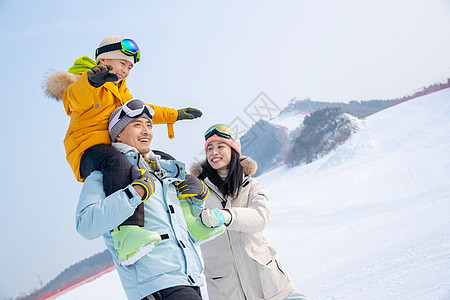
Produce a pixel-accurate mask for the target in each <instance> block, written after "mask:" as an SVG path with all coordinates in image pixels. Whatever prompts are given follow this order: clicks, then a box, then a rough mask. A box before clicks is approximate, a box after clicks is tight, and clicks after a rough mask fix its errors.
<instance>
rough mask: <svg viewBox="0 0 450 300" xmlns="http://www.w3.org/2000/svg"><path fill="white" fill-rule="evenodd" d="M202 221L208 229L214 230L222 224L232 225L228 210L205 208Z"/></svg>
mask: <svg viewBox="0 0 450 300" xmlns="http://www.w3.org/2000/svg"><path fill="white" fill-rule="evenodd" d="M200 219H201V220H202V223H203V224H204V225H205V226H206V227H210V228H214V227H218V226H220V225H222V224H225V225H226V226H228V225H230V223H231V214H230V212H229V211H228V210H226V209H221V210H218V209H216V208H213V209H209V208H205V209H204V210H203V211H202V213H201V214H200Z"/></svg>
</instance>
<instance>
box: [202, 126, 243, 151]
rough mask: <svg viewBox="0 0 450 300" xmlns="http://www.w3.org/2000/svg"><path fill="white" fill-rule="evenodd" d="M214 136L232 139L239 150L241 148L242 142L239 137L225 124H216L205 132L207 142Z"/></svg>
mask: <svg viewBox="0 0 450 300" xmlns="http://www.w3.org/2000/svg"><path fill="white" fill-rule="evenodd" d="M213 135H217V136H220V137H223V138H226V139H232V140H233V141H235V142H236V144H238V146H239V149H240V148H241V141H240V138H239V135H238V134H237V132H236V131H234V129H233V128H231V127H230V126H228V125H225V124H216V125H213V126H211V127H209V128H208V130H206V132H205V141H206V140H207V139H209V138H210V137H212V136H213Z"/></svg>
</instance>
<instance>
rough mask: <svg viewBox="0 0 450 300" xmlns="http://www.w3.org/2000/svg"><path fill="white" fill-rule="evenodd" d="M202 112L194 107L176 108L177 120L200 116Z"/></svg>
mask: <svg viewBox="0 0 450 300" xmlns="http://www.w3.org/2000/svg"><path fill="white" fill-rule="evenodd" d="M202 114H203V113H202V112H201V111H200V110H198V109H196V108H192V107H186V108H182V109H179V110H178V117H177V121H179V120H185V119H195V118H199V117H201V116H202Z"/></svg>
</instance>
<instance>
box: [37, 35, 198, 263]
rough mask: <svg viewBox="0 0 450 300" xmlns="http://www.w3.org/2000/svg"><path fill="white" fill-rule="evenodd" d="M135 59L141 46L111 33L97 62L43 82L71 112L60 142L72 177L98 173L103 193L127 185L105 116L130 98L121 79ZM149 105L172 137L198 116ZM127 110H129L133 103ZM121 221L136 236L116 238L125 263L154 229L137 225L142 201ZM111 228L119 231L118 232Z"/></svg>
mask: <svg viewBox="0 0 450 300" xmlns="http://www.w3.org/2000/svg"><path fill="white" fill-rule="evenodd" d="M139 61H140V50H139V47H138V46H137V44H136V43H135V42H134V41H133V40H131V39H123V38H121V37H117V36H109V37H106V38H105V39H104V40H103V41H102V42H101V43H100V45H99V47H98V48H97V49H96V61H93V60H92V59H90V58H88V57H86V56H83V57H81V58H79V59H78V60H77V61H75V64H74V66H72V67H71V68H70V69H69V73H67V72H54V73H53V74H51V75H50V76H49V77H48V78H47V81H46V88H47V94H48V95H49V96H51V97H53V98H56V99H62V101H63V104H64V108H65V110H66V113H67V115H68V116H70V125H69V129H68V130H67V133H66V137H65V139H64V146H65V149H66V157H67V161H68V162H69V164H70V166H71V167H72V170H73V172H74V174H75V177H76V178H77V180H78V181H81V182H83V181H84V180H85V178H86V177H87V176H88V175H89V174H90V173H91V172H92V171H94V170H99V171H101V172H102V173H103V185H104V189H105V192H106V195H107V196H108V195H110V194H112V193H113V192H115V191H117V190H118V189H121V188H124V187H125V186H127V185H128V184H129V182H130V178H131V174H130V164H129V162H128V161H127V159H126V158H125V157H124V156H123V155H122V154H121V153H120V152H119V151H117V150H116V149H114V148H112V147H110V144H111V139H110V136H109V132H108V119H109V116H110V114H111V113H112V112H113V111H114V109H115V108H117V107H119V106H122V105H124V104H125V102H126V101H128V100H130V99H132V98H133V97H132V96H131V94H130V92H129V90H128V88H127V86H126V80H125V79H126V78H127V77H128V75H129V74H130V71H131V70H132V68H133V67H134V64H135V63H137V62H139ZM149 106H150V107H151V108H152V109H153V111H154V116H153V119H152V121H153V123H154V124H167V125H168V129H169V137H170V138H173V127H172V124H173V123H175V122H176V121H178V120H182V119H194V118H197V117H200V116H201V115H202V113H201V111H199V110H197V109H195V108H183V109H180V110H175V109H171V108H166V107H160V106H155V105H149ZM128 109H130V110H133V107H128ZM121 225H131V226H135V228H134V230H133V231H131V234H132V235H134V236H136V237H138V238H136V239H132V238H128V239H127V241H133V243H134V244H133V246H132V247H129V246H127V245H123V243H120V241H119V243H118V244H119V245H120V246H121V247H120V248H117V251H118V252H120V251H122V250H123V249H130V248H132V250H130V252H127V253H125V254H122V256H123V257H127V260H128V259H129V260H128V261H127V260H125V261H124V264H125V265H126V264H131V263H133V262H135V261H136V259H138V258H139V257H133V256H134V255H135V254H136V252H138V249H139V248H142V247H145V246H146V245H148V243H149V240H151V239H152V237H153V233H152V232H147V231H146V230H144V229H142V228H140V227H139V226H141V227H142V226H144V208H143V205H139V206H138V207H137V209H136V211H135V213H134V214H133V215H132V216H131V217H130V218H129V219H127V220H125V222H123V223H122V224H121ZM128 227H129V226H128ZM128 227H127V228H128ZM114 232H119V233H120V230H115V231H114ZM117 238H118V239H120V238H121V237H120V236H119V237H117ZM141 254H142V253H141ZM144 254H145V253H144Z"/></svg>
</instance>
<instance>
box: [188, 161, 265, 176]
mask: <svg viewBox="0 0 450 300" xmlns="http://www.w3.org/2000/svg"><path fill="white" fill-rule="evenodd" d="M204 162H205V160H204V161H203V162H200V163H195V164H193V165H192V166H191V168H190V169H189V171H190V173H191V174H192V175H194V176H196V177H198V176H200V174H201V173H202V171H203V167H202V165H203V163H204ZM241 166H242V169H243V171H244V175H246V176H251V175H253V174H255V173H256V170H258V164H257V163H256V161H254V160H253V159H252V158H250V157H248V156H241Z"/></svg>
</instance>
